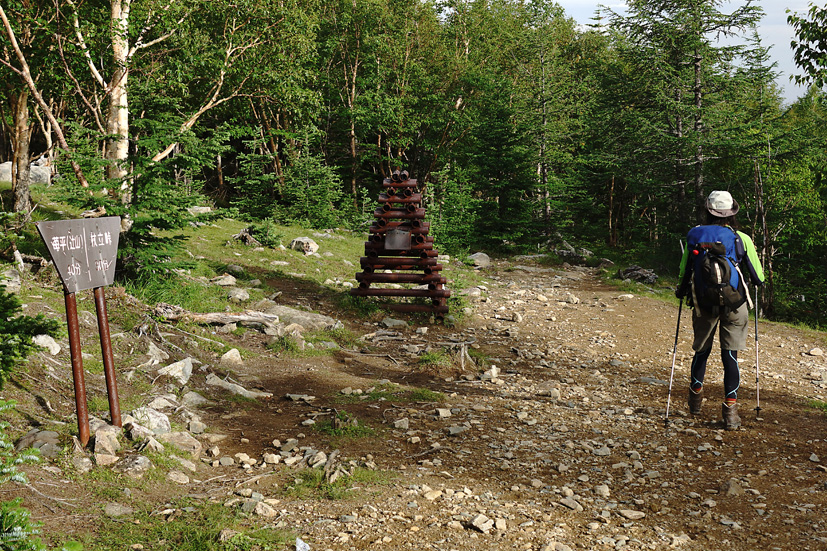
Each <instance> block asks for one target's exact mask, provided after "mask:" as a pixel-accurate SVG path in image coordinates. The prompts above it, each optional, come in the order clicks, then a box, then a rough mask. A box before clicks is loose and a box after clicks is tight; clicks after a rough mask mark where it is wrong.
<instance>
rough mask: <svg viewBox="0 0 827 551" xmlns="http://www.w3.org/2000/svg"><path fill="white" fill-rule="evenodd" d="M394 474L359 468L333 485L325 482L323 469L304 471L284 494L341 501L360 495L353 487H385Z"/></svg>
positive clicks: (287, 487) (299, 497) (298, 497)
mask: <svg viewBox="0 0 827 551" xmlns="http://www.w3.org/2000/svg"><path fill="white" fill-rule="evenodd" d="M394 476H395V475H393V474H392V473H388V472H384V471H373V470H368V469H363V468H360V467H357V468H355V469H354V470H353V474H351V475H349V476H342V477H340V478H339V479H337V480H336V481H335V482H333V483H332V484H331V483H330V482H328V481H327V480H325V477H324V471H322V470H321V469H304V470H302V471H299V472H298V473H297V475H296V477H295V478H294V480H293V483H292V484H290V485H288V486H286V487H285V488H284V494H285V495H287V496H290V497H294V498H297V499H307V498H316V499H326V500H340V499H347V498H349V497H351V496H353V497H356V496H357V495H358V494H357V493H355V492H353V486H355V485H357V484H358V485H361V486H368V485H385V484H388V483H390V482H391V481H392V479H393V477H394Z"/></svg>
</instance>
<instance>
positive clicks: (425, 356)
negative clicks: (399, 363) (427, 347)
mask: <svg viewBox="0 0 827 551" xmlns="http://www.w3.org/2000/svg"><path fill="white" fill-rule="evenodd" d="M417 364H419V366H420V367H451V366H452V365H453V361H452V360H451V356H450V355H449V354H448V353H447V352H446V351H445V350H442V349H438V350H431V351H430V352H424V353H422V354H421V355H420V356H419V359H418V360H417Z"/></svg>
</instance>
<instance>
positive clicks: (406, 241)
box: [385, 229, 411, 251]
mask: <svg viewBox="0 0 827 551" xmlns="http://www.w3.org/2000/svg"><path fill="white" fill-rule="evenodd" d="M410 248H411V232H410V230H404V229H392V230H388V233H387V234H385V249H388V250H391V251H393V250H396V251H406V250H408V249H410Z"/></svg>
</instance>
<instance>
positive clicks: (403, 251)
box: [350, 171, 451, 319]
mask: <svg viewBox="0 0 827 551" xmlns="http://www.w3.org/2000/svg"><path fill="white" fill-rule="evenodd" d="M382 186H383V187H384V192H383V193H381V194H380V195H379V203H380V205H381V206H380V207H379V208H378V209H376V211H375V212H374V217H375V218H376V221H375V222H373V224H372V225H371V226H370V238H369V239H368V241H367V242H366V243H365V256H363V257H362V258H361V259H360V263H361V267H362V270H363V271H362V273H359V274H356V281H358V282H359V286H358V287H356V288H354V289H351V291H350V292H351V294H353V295H355V296H361V297H407V298H424V299H427V303H425V304H423V303H414V302H394V303H390V304H386V305H383V306H384V307H385V308H387V309H389V310H393V311H396V312H431V313H433V314H434V315H435V317H436V318H437V319H442V318H443V317H444V316H445V314H446V313H448V305H447V299H448V297H450V296H451V291H449V290H448V289H446V288H445V278H444V277H442V276H441V275H440V272H441V271H442V266H441V265H440V264H438V263H437V255H438V253H437V251H436V250H435V249H434V238H433V237H430V236H428V232H429V231H430V225H431V223H430V222H426V221H425V208H424V207H423V206H422V204H423V201H422V198H423V195H424V192H425V186H424V185H423V186H421V187H420V186H419V184H418V183H417V181H416V179H414V178H409V177H408V172H407V171H401V172H400V171H396V172H394V173H393V174H392V175H391V177H390V178H386V179H385V181H384V182H383V184H382ZM383 283H384V284H389V283H390V284H395V285H394V288H383V287H372V285H374V284H383ZM402 284H404V285H407V286H409V287H407V288H406V287H403V286H402Z"/></svg>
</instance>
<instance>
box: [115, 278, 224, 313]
mask: <svg viewBox="0 0 827 551" xmlns="http://www.w3.org/2000/svg"><path fill="white" fill-rule="evenodd" d="M124 287H125V289H126V291H127V292H128V293H129V294H131V295H134V296H135V297H137V298H139V299H141V300H142V301H144V302H146V303H148V304H157V303H159V302H164V303H166V304H174V305H176V306H180V307H181V308H184V309H185V310H190V311H193V312H215V311H217V310H223V309H224V306H225V305H226V304H227V296H226V292H224V291H223V290H222V289H221V288H220V287H218V286H216V285H205V284H204V283H201V282H199V281H192V280H191V279H185V278H182V277H180V276H179V275H178V274H175V273H156V272H148V273H143V274H141V275H140V277H138V278H136V279H133V280H129V281H126V282H125V283H124Z"/></svg>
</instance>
